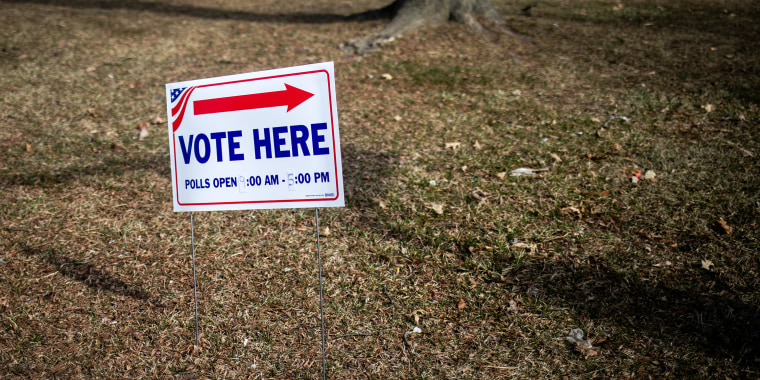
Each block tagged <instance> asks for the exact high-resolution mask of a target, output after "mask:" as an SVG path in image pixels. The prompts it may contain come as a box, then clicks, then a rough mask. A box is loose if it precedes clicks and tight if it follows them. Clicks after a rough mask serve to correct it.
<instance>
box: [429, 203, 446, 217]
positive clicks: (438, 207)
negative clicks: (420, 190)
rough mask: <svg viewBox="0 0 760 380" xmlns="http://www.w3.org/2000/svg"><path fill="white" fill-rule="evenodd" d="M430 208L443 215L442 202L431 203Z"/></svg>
mask: <svg viewBox="0 0 760 380" xmlns="http://www.w3.org/2000/svg"><path fill="white" fill-rule="evenodd" d="M428 208H430V209H431V210H433V211H435V213H436V214H438V215H443V205H442V204H440V203H429V204H428Z"/></svg>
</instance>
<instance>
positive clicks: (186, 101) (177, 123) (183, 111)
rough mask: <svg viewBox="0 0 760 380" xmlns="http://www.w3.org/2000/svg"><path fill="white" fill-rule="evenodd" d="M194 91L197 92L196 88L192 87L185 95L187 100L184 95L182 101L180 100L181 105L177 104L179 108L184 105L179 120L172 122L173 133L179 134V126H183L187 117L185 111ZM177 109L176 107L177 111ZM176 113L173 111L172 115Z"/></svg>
mask: <svg viewBox="0 0 760 380" xmlns="http://www.w3.org/2000/svg"><path fill="white" fill-rule="evenodd" d="M194 90H195V87H190V89H189V90H187V92H186V93H185V95H187V98H185V95H182V99H180V103H179V104H177V107H179V106H180V104H182V109H181V110H180V111H179V116H177V118H176V119H174V121H173V122H172V131H173V132H177V129H179V125H180V124H182V118H183V117H184V116H185V109H186V107H187V103H188V100H189V99H190V93H191V92H193V91H194ZM177 107H175V109H176V108H177ZM174 113H175V112H174V111H172V114H174Z"/></svg>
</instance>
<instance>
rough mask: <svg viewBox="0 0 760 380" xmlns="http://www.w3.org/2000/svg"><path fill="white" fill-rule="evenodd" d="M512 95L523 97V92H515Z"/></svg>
mask: <svg viewBox="0 0 760 380" xmlns="http://www.w3.org/2000/svg"><path fill="white" fill-rule="evenodd" d="M512 95H515V96H520V95H522V91H520V90H514V91H512Z"/></svg>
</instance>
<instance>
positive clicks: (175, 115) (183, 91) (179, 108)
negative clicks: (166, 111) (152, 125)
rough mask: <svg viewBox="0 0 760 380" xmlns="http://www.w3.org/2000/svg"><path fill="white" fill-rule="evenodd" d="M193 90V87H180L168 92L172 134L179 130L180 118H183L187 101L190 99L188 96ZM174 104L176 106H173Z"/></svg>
mask: <svg viewBox="0 0 760 380" xmlns="http://www.w3.org/2000/svg"><path fill="white" fill-rule="evenodd" d="M193 90H195V86H193V87H182V88H179V87H178V88H175V89H172V90H171V91H170V92H169V95H170V97H171V104H173V106H172V122H171V123H172V130H173V131H174V132H176V131H177V128H179V126H180V124H182V118H183V117H184V116H185V108H187V103H189V102H188V100H189V99H190V94H192V93H193ZM175 102H176V104H174V103H175Z"/></svg>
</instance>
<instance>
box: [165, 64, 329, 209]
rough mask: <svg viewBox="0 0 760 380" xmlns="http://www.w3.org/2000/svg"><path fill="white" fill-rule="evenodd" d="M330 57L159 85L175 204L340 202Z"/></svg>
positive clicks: (316, 204)
mask: <svg viewBox="0 0 760 380" xmlns="http://www.w3.org/2000/svg"><path fill="white" fill-rule="evenodd" d="M337 111H338V107H337V104H336V101H335V74H334V69H333V63H332V62H324V63H318V64H313V65H306V66H298V67H291V68H284V69H276V70H270V71H260V72H255V73H248V74H240V75H231V76H225V77H218V78H208V79H199V80H193V81H187V82H178V83H170V84H167V85H166V112H167V114H168V116H169V117H168V119H169V153H170V156H171V166H172V196H173V202H174V211H211V210H244V209H264V208H295V207H342V206H344V200H343V169H342V165H341V156H340V133H339V130H338V112H337Z"/></svg>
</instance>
